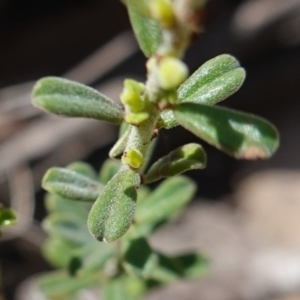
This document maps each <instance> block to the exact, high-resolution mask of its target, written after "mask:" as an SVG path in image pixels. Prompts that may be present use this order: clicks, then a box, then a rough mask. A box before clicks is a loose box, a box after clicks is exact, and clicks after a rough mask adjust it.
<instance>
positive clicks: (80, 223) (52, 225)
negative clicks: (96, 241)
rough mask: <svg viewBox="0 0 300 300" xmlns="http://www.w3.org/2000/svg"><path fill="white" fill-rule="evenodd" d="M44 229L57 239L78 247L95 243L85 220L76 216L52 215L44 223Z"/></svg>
mask: <svg viewBox="0 0 300 300" xmlns="http://www.w3.org/2000/svg"><path fill="white" fill-rule="evenodd" d="M43 228H44V229H45V231H47V233H49V234H50V235H51V236H54V237H56V238H60V239H64V240H66V241H68V242H70V243H74V244H76V245H82V244H86V243H89V242H91V241H93V239H92V237H91V236H90V234H89V232H88V229H87V226H86V223H85V220H82V219H80V218H78V217H76V216H71V215H64V214H60V213H57V214H52V215H51V216H50V217H47V219H45V220H44V222H43Z"/></svg>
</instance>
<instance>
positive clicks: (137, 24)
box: [127, 1, 162, 57]
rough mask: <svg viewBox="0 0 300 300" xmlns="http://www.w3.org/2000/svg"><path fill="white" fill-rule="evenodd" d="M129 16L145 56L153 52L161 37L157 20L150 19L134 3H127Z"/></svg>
mask: <svg viewBox="0 0 300 300" xmlns="http://www.w3.org/2000/svg"><path fill="white" fill-rule="evenodd" d="M134 2H136V1H134ZM127 7H128V13H129V18H130V21H131V25H132V27H133V31H134V33H135V36H136V38H137V41H138V43H139V46H140V48H141V50H142V51H143V53H144V54H145V56H146V57H150V56H152V55H153V54H155V52H156V50H157V48H158V46H159V44H160V42H161V38H162V36H161V35H162V33H161V28H160V26H159V24H158V22H157V21H155V20H153V19H151V18H150V17H148V16H147V14H145V13H143V12H142V11H141V10H140V9H137V7H136V6H135V5H134V3H133V1H128V4H127Z"/></svg>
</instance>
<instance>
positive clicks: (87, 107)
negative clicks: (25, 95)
mask: <svg viewBox="0 0 300 300" xmlns="http://www.w3.org/2000/svg"><path fill="white" fill-rule="evenodd" d="M32 102H33V105H35V106H37V107H39V108H41V109H43V110H45V111H47V112H51V113H54V114H57V115H62V116H67V117H83V118H92V119H96V120H101V121H107V122H110V123H113V124H121V123H122V121H123V110H122V108H121V107H120V106H119V105H118V104H116V103H115V102H113V101H112V100H111V99H109V98H108V97H106V96H105V95H103V94H101V93H99V92H98V91H96V90H94V89H92V88H90V87H88V86H85V85H83V84H81V83H78V82H74V81H70V80H67V79H63V78H58V77H45V78H42V79H40V80H39V81H38V82H37V83H36V84H35V86H34V88H33V93H32Z"/></svg>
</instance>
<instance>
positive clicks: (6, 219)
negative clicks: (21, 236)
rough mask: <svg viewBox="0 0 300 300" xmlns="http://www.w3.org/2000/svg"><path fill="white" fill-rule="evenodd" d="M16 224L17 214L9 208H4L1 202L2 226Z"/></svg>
mask: <svg viewBox="0 0 300 300" xmlns="http://www.w3.org/2000/svg"><path fill="white" fill-rule="evenodd" d="M15 224H16V216H15V214H14V212H13V211H12V210H11V209H9V208H4V207H3V206H2V205H1V204H0V227H2V226H3V227H5V226H12V225H15Z"/></svg>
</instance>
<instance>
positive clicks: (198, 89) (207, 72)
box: [178, 54, 245, 105]
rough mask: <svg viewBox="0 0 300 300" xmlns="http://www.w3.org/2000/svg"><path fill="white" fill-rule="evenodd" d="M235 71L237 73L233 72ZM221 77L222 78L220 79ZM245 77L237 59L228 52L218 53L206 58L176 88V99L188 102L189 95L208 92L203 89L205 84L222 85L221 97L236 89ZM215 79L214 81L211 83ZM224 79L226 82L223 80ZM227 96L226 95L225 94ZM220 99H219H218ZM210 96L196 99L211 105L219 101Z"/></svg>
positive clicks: (216, 86)
mask: <svg viewBox="0 0 300 300" xmlns="http://www.w3.org/2000/svg"><path fill="white" fill-rule="evenodd" d="M235 72H237V73H235ZM221 78H223V80H222V79H221ZM244 79H245V71H243V69H242V68H240V63H239V62H238V60H237V59H236V58H235V57H233V56H231V55H228V54H222V55H219V56H217V57H215V58H213V59H210V60H208V61H207V62H206V63H204V64H203V65H202V66H201V67H200V68H199V69H198V70H196V71H195V72H194V73H193V74H192V75H191V76H190V77H189V78H188V79H187V80H186V81H185V82H184V83H183V84H182V85H181V86H180V87H179V89H178V101H179V103H180V102H189V101H188V99H189V98H190V97H191V96H194V95H195V96H194V98H196V95H198V96H199V95H200V96H201V95H203V94H204V93H203V91H205V92H206V93H209V89H208V88H206V89H203V88H204V87H205V86H206V85H209V84H211V83H212V84H211V85H209V86H210V87H215V88H218V89H221V88H220V87H218V85H222V86H223V89H224V91H223V97H226V95H227V94H228V93H229V94H230V93H232V92H235V91H237V90H238V89H239V88H240V86H241V85H242V83H243V81H244ZM215 80H217V81H216V82H215V83H213V82H214V81H215ZM223 81H226V82H223ZM227 97H228V96H227ZM219 101H221V100H219ZM219 101H218V100H217V99H214V98H213V97H212V96H211V97H209V96H207V98H203V99H201V100H198V102H199V103H202V104H210V105H213V104H215V103H216V102H219Z"/></svg>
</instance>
